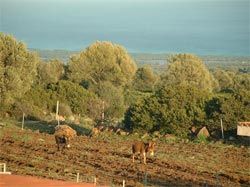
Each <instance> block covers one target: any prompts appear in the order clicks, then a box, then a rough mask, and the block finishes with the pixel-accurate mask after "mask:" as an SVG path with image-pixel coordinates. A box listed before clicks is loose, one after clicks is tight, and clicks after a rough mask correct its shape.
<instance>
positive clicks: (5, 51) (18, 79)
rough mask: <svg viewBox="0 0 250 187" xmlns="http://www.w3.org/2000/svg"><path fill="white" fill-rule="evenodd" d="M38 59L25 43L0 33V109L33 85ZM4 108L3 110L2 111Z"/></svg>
mask: <svg viewBox="0 0 250 187" xmlns="http://www.w3.org/2000/svg"><path fill="white" fill-rule="evenodd" d="M37 62H38V57H37V55H36V54H34V53H31V52H29V51H28V50H27V48H26V46H25V43H23V42H18V41H17V40H16V39H15V38H14V37H13V36H11V35H6V34H4V33H0V109H1V110H5V109H6V107H7V108H8V107H9V106H10V105H11V104H13V103H14V102H15V101H17V100H18V99H19V98H21V97H22V96H23V95H24V94H25V93H26V92H27V91H28V90H29V89H30V87H31V85H32V84H33V80H34V77H35V76H36V73H37V71H36V67H37ZM4 108H5V109H4Z"/></svg>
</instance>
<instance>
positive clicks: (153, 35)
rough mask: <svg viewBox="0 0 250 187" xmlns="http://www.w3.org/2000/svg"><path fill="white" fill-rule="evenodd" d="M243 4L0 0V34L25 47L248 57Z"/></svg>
mask: <svg viewBox="0 0 250 187" xmlns="http://www.w3.org/2000/svg"><path fill="white" fill-rule="evenodd" d="M249 9H250V7H249V1H248V0H0V16H1V19H0V32H4V33H8V34H12V35H14V37H15V38H17V39H18V40H22V41H25V43H27V45H28V47H29V48H42V49H69V50H81V49H83V48H85V47H87V46H88V45H90V44H91V43H93V42H94V41H96V40H99V41H100V40H101V41H103V40H104V41H112V42H113V43H117V44H120V45H123V46H125V47H126V48H127V49H128V50H129V51H131V52H152V53H165V52H167V53H168V52H183V51H184V52H185V51H188V52H189V51H190V52H196V53H203V54H206V53H209V54H210V53H211V54H213V53H214V54H231V53H232V54H235V55H237V54H239V55H241V54H244V55H247V53H249V27H250V26H249Z"/></svg>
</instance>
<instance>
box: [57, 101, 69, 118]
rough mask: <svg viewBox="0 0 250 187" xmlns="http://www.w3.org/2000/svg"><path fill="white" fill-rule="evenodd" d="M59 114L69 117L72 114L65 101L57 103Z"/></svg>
mask: <svg viewBox="0 0 250 187" xmlns="http://www.w3.org/2000/svg"><path fill="white" fill-rule="evenodd" d="M58 113H59V115H61V116H65V117H69V116H71V115H72V111H71V108H70V106H69V105H67V104H65V103H61V104H60V105H59V111H58Z"/></svg>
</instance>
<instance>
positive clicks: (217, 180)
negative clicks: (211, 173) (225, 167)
mask: <svg viewBox="0 0 250 187" xmlns="http://www.w3.org/2000/svg"><path fill="white" fill-rule="evenodd" d="M216 187H219V174H218V171H216Z"/></svg>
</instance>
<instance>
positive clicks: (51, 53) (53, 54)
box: [30, 49, 80, 62]
mask: <svg viewBox="0 0 250 187" xmlns="http://www.w3.org/2000/svg"><path fill="white" fill-rule="evenodd" d="M30 50H31V51H34V52H36V53H38V55H39V56H40V57H41V58H42V59H43V60H44V61H49V60H50V59H54V58H58V59H61V60H62V61H63V62H68V61H69V59H70V57H71V56H73V55H77V54H79V53H80V51H69V50H43V49H30Z"/></svg>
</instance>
